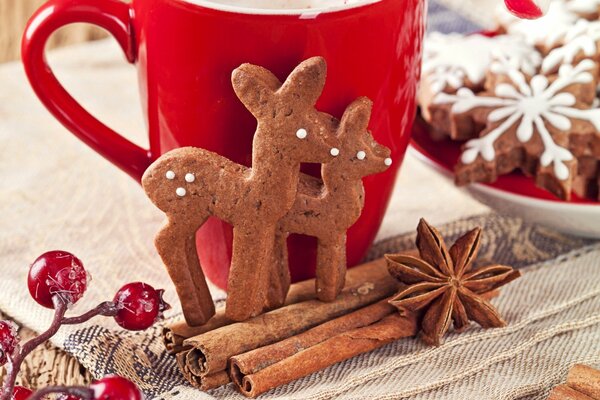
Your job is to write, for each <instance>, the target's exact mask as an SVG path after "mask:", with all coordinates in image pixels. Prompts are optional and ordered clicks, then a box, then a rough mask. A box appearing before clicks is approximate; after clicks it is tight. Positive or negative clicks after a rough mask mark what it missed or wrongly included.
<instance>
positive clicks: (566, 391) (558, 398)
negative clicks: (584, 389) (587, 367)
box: [548, 384, 595, 400]
mask: <svg viewBox="0 0 600 400" xmlns="http://www.w3.org/2000/svg"><path fill="white" fill-rule="evenodd" d="M548 400H595V399H594V398H592V397H590V396H586V395H585V394H582V393H580V392H578V391H577V390H575V389H573V388H571V387H569V386H567V385H566V384H562V385H558V386H556V387H555V388H554V389H552V392H550V396H548Z"/></svg>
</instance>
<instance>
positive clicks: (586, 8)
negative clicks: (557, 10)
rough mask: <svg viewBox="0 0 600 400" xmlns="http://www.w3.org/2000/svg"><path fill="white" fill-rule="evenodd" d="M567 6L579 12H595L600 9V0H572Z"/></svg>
mask: <svg viewBox="0 0 600 400" xmlns="http://www.w3.org/2000/svg"><path fill="white" fill-rule="evenodd" d="M567 7H568V8H569V10H571V11H573V12H576V13H578V14H593V13H596V12H598V10H599V9H600V0H570V1H569V2H568V3H567Z"/></svg>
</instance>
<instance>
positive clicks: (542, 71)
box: [419, 0, 600, 200]
mask: <svg viewBox="0 0 600 400" xmlns="http://www.w3.org/2000/svg"><path fill="white" fill-rule="evenodd" d="M599 11H600V1H599V0H569V1H567V0H555V1H554V3H552V5H551V7H550V10H549V12H548V15H547V16H546V17H544V18H541V19H539V20H533V21H531V20H519V19H517V18H514V17H511V16H509V15H508V14H507V12H506V11H499V12H498V21H499V24H500V27H499V29H498V32H500V34H498V35H496V36H493V37H488V36H484V35H479V34H474V35H469V36H463V35H458V34H450V35H442V34H439V33H434V34H431V35H429V37H428V38H427V40H426V42H425V50H424V60H423V79H422V84H421V88H420V93H419V103H420V107H421V114H422V116H423V118H424V119H425V120H426V121H427V122H428V123H429V125H430V127H431V129H430V131H431V135H432V136H433V137H434V138H436V139H439V138H444V137H449V138H450V139H452V140H457V141H461V142H464V144H463V147H462V154H461V156H460V158H459V160H458V161H457V164H456V166H455V176H456V182H457V184H459V185H465V184H468V183H472V182H493V181H495V180H496V179H497V177H498V176H499V175H502V174H507V173H510V172H512V171H514V170H520V171H522V172H523V173H524V174H526V175H528V176H531V177H533V178H534V179H535V181H536V184H537V185H538V186H539V187H542V188H544V189H546V190H548V191H550V192H551V193H553V194H554V195H555V196H557V197H558V198H560V199H563V200H569V199H570V198H571V194H572V193H576V194H577V195H578V196H580V197H587V198H592V199H598V200H600V196H599V193H598V187H599V185H600V108H599V107H598V103H599V100H598V98H597V95H596V89H597V86H598V71H599V66H598V62H599V60H600V21H599V20H598V17H599Z"/></svg>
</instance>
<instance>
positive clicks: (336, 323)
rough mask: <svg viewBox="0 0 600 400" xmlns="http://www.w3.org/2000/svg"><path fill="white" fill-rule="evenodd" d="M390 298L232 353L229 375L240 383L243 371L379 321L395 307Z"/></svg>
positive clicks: (259, 366)
mask: <svg viewBox="0 0 600 400" xmlns="http://www.w3.org/2000/svg"><path fill="white" fill-rule="evenodd" d="M389 299H390V298H387V299H385V300H382V301H380V302H377V303H375V304H372V305H370V306H367V307H364V308H361V309H359V310H356V311H354V312H351V313H350V314H346V315H344V316H341V317H339V318H336V319H333V320H331V321H327V322H325V323H323V324H321V325H318V326H316V327H314V328H312V329H309V330H308V331H306V332H303V333H301V334H299V335H296V336H292V337H289V338H287V339H285V340H282V341H281V342H277V343H273V344H271V345H269V346H265V347H260V348H258V349H255V350H251V351H249V352H247V353H244V354H240V355H237V356H234V357H231V359H230V360H229V376H230V377H231V379H232V381H233V382H234V383H235V384H236V385H237V386H241V385H242V380H243V378H244V376H246V375H251V374H254V373H257V372H258V371H260V370H261V369H264V368H266V367H268V366H270V365H273V364H275V363H277V362H279V361H282V360H284V359H285V358H288V357H291V356H293V355H294V354H296V353H298V352H299V351H302V350H304V349H307V348H309V347H312V346H315V345H317V344H319V343H321V342H324V341H325V340H327V339H330V338H332V337H333V336H336V335H339V334H340V333H343V332H348V331H351V330H353V329H357V328H362V327H365V326H368V325H371V324H373V323H375V322H377V321H380V320H381V319H383V318H384V317H386V316H388V315H390V314H392V313H393V312H395V311H397V310H396V308H395V307H394V306H392V305H390V304H389V303H388V300H389Z"/></svg>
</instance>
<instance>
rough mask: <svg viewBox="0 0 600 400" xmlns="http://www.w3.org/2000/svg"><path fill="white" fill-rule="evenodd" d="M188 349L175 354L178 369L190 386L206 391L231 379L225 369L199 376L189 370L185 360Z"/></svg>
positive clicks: (225, 383)
mask: <svg viewBox="0 0 600 400" xmlns="http://www.w3.org/2000/svg"><path fill="white" fill-rule="evenodd" d="M188 353H189V350H187V351H182V352H180V353H178V354H177V364H178V365H179V369H180V370H181V372H182V373H183V376H184V377H185V379H186V380H187V381H188V382H190V383H191V384H192V386H194V387H196V388H198V389H200V390H203V391H207V390H210V389H216V388H218V387H221V386H223V385H227V384H228V383H229V382H231V380H230V379H229V375H227V372H226V371H220V372H217V373H214V374H211V375H204V376H200V375H197V374H194V373H192V371H190V368H189V365H188V364H187V362H186V359H187V355H188Z"/></svg>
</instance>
